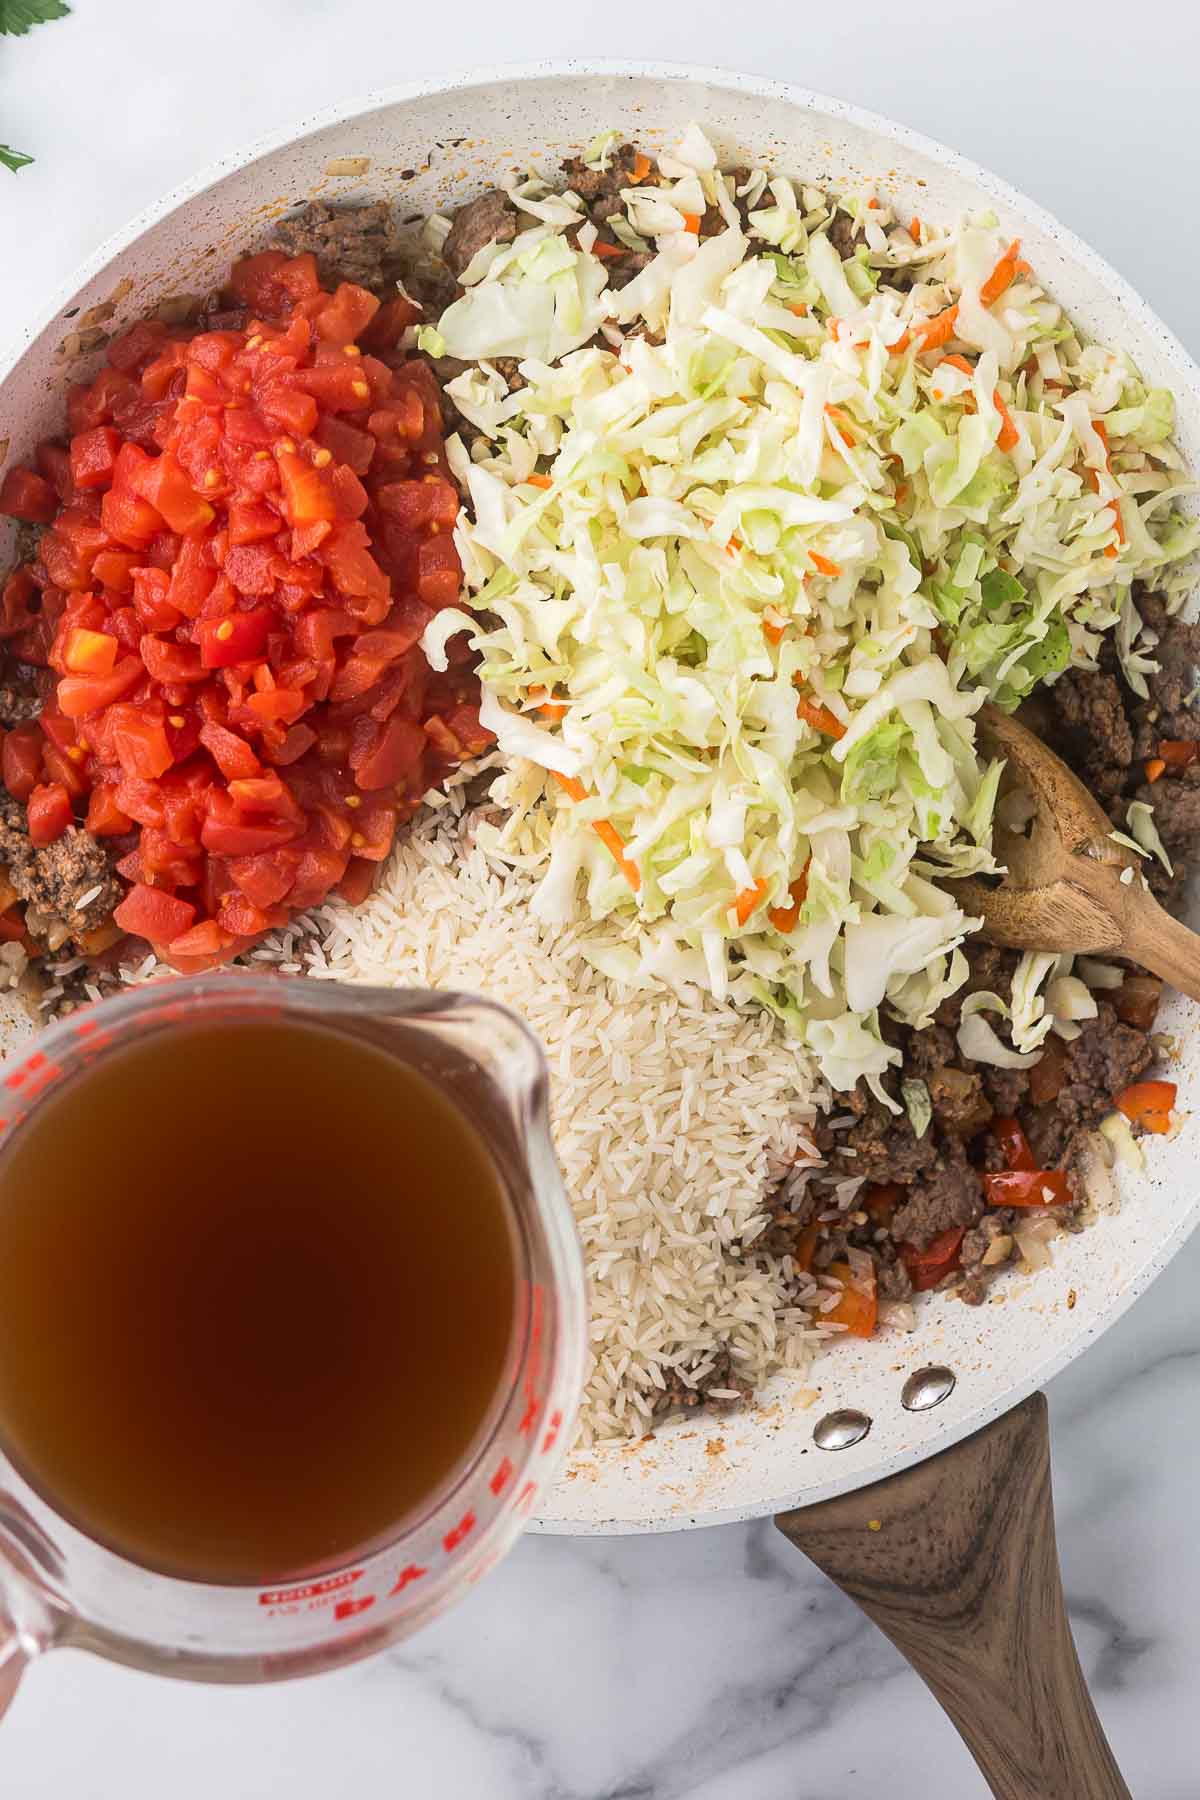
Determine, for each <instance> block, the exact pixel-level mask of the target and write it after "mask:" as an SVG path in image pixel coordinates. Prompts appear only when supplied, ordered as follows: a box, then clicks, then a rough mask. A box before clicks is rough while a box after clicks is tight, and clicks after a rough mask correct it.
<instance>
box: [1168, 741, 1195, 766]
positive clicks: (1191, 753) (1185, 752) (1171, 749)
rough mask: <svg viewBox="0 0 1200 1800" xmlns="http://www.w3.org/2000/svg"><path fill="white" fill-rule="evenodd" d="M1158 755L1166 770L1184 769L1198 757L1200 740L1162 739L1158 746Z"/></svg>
mask: <svg viewBox="0 0 1200 1800" xmlns="http://www.w3.org/2000/svg"><path fill="white" fill-rule="evenodd" d="M1158 754H1159V757H1160V758H1161V760H1162V761H1163V762H1165V763H1166V765H1167V767H1168V769H1176V770H1178V769H1186V768H1187V767H1188V766H1189V765H1190V764H1191V763H1194V762H1195V761H1196V759H1197V757H1200V740H1197V739H1194V738H1163V740H1162V741H1161V743H1160V744H1159V746H1158Z"/></svg>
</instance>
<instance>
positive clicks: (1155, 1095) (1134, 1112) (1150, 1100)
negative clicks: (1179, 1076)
mask: <svg viewBox="0 0 1200 1800" xmlns="http://www.w3.org/2000/svg"><path fill="white" fill-rule="evenodd" d="M1178 1091H1179V1090H1178V1089H1177V1087H1176V1085H1175V1083H1174V1082H1173V1081H1135V1082H1134V1084H1133V1086H1132V1087H1127V1088H1125V1089H1124V1091H1123V1092H1122V1093H1120V1094H1118V1095H1117V1105H1118V1107H1119V1108H1120V1109H1121V1111H1122V1112H1123V1113H1124V1114H1125V1117H1126V1118H1127V1119H1129V1120H1131V1121H1132V1123H1133V1124H1134V1125H1141V1126H1142V1127H1143V1129H1144V1130H1146V1131H1153V1132H1157V1133H1159V1134H1162V1133H1164V1132H1167V1131H1170V1129H1171V1111H1172V1108H1173V1107H1174V1105H1175V1098H1176V1095H1177V1093H1178Z"/></svg>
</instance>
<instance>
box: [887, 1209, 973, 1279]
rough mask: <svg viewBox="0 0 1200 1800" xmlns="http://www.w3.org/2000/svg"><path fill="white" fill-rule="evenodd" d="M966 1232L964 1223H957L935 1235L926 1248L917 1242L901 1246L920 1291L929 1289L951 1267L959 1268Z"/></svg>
mask: <svg viewBox="0 0 1200 1800" xmlns="http://www.w3.org/2000/svg"><path fill="white" fill-rule="evenodd" d="M965 1236H966V1230H965V1227H963V1226H962V1225H956V1226H953V1227H952V1228H951V1229H950V1230H949V1231H943V1232H942V1233H941V1234H940V1235H939V1236H938V1237H935V1238H932V1239H931V1240H930V1242H929V1243H928V1244H927V1245H926V1247H925V1249H924V1250H918V1249H917V1247H916V1245H915V1244H901V1245H900V1246H899V1249H900V1260H901V1262H902V1263H903V1264H904V1267H905V1268H906V1270H907V1271H908V1278H909V1280H910V1281H911V1282H912V1284H913V1287H914V1288H915V1289H916V1291H917V1293H919V1294H923V1293H928V1291H929V1289H930V1288H935V1287H936V1286H937V1285H938V1282H939V1281H941V1280H942V1279H943V1278H944V1277H945V1276H946V1275H949V1273H950V1271H951V1270H952V1269H957V1268H958V1266H959V1264H960V1262H961V1261H962V1241H963V1238H964V1237H965Z"/></svg>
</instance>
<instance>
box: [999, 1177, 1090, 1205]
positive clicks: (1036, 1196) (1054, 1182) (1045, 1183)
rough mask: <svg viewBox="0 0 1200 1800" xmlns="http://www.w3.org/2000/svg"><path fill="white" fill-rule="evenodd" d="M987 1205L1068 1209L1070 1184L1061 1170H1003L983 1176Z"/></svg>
mask: <svg viewBox="0 0 1200 1800" xmlns="http://www.w3.org/2000/svg"><path fill="white" fill-rule="evenodd" d="M983 1191H984V1193H985V1195H986V1196H987V1203H988V1205H989V1206H1067V1205H1069V1204H1070V1201H1071V1185H1070V1183H1069V1181H1068V1180H1067V1178H1066V1176H1065V1175H1064V1174H1063V1172H1062V1170H1061V1169H1006V1170H1005V1171H1004V1172H1003V1173H1001V1174H999V1175H985V1176H984V1178H983Z"/></svg>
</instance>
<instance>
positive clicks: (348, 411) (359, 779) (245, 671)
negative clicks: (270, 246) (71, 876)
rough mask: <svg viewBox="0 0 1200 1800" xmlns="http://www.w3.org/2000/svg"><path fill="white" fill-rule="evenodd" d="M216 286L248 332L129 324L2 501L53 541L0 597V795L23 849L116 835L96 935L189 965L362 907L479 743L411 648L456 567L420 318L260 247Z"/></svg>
mask: <svg viewBox="0 0 1200 1800" xmlns="http://www.w3.org/2000/svg"><path fill="white" fill-rule="evenodd" d="M231 285H232V289H233V293H234V296H235V298H236V300H237V301H238V302H240V303H241V305H242V306H243V307H245V308H246V309H248V314H249V316H248V318H247V323H246V325H245V327H244V329H240V330H211V331H206V330H195V329H192V330H187V329H182V330H178V329H177V330H171V329H168V327H167V326H166V325H164V324H160V323H158V322H155V321H147V322H145V323H142V324H138V325H135V326H134V327H133V329H132V330H131V331H129V332H127V333H126V334H125V335H124V336H123V337H121V338H119V339H117V340H116V341H115V342H114V343H113V344H112V345H111V346H110V349H109V353H108V363H109V366H108V367H107V368H105V369H104V370H102V371H101V373H100V374H99V375H98V376H97V377H96V379H95V380H94V381H92V382H91V383H90V384H88V385H86V386H77V387H75V388H73V389H72V390H71V392H70V395H69V400H68V409H67V410H68V421H69V426H70V430H71V433H72V436H71V439H70V442H69V444H68V445H67V446H66V447H63V446H61V445H58V444H53V443H48V444H43V445H42V446H41V447H40V448H39V450H38V452H37V456H36V463H37V467H36V469H31V468H15V469H12V470H11V471H10V472H9V474H8V475H7V476H6V478H5V480H4V483H3V487H2V488H0V509H2V510H3V511H5V512H7V513H10V514H12V515H13V516H15V517H17V518H20V519H26V520H30V521H33V522H35V523H38V524H44V525H46V526H48V529H47V530H46V531H45V532H43V534H42V538H41V543H40V546H39V550H38V555H37V559H36V561H34V562H33V563H30V564H28V565H26V566H25V567H22V568H20V569H18V570H17V571H16V572H15V573H14V574H13V575H12V576H11V577H10V578H9V580H8V582H7V584H6V586H5V588H4V591H3V600H2V606H0V640H3V641H4V642H5V644H6V647H7V648H8V649H9V650H10V651H11V652H12V653H13V654H14V655H15V656H16V657H18V658H19V659H21V660H23V661H25V662H31V663H35V664H39V665H41V666H42V667H43V668H44V669H45V670H46V671H47V672H46V675H45V680H44V688H43V692H44V695H45V704H44V708H43V711H42V713H41V715H40V717H39V719H38V720H37V721H36V722H34V723H31V724H29V725H24V726H19V727H17V728H16V729H15V730H14V731H12V732H10V733H9V734H8V735H7V738H6V740H5V742H4V744H3V752H2V754H3V775H4V779H5V782H6V784H7V786H8V788H9V791H10V793H12V794H13V795H14V796H15V797H16V798H18V799H20V800H22V801H24V802H25V803H26V804H27V807H28V814H29V828H30V833H31V836H32V837H33V840H34V842H35V843H39V844H45V843H50V842H52V841H53V840H54V839H55V838H56V837H57V836H59V835H60V834H61V833H62V832H63V831H65V830H66V828H67V826H68V825H69V824H70V823H71V821H72V820H73V819H74V820H79V821H82V822H83V823H84V824H85V825H86V827H87V829H88V830H89V831H90V832H92V833H93V834H94V835H96V836H97V837H102V838H113V839H118V840H120V842H119V843H118V844H117V845H116V846H115V847H116V848H117V849H119V850H120V851H121V852H122V854H121V856H120V860H119V862H118V864H117V867H118V869H119V871H120V873H121V874H122V876H124V878H125V879H126V880H127V881H128V882H129V884H130V888H129V893H128V894H127V895H126V897H125V899H124V900H123V901H122V902H121V904H120V905H119V906H118V908H117V911H116V914H115V918H116V922H117V924H118V925H120V926H121V927H122V928H123V929H124V930H126V931H128V932H131V933H133V934H135V935H137V936H139V937H144V938H146V939H148V940H149V941H150V942H151V943H152V944H154V945H155V946H156V947H158V948H159V949H160V950H161V951H163V952H164V953H166V954H168V955H169V957H170V959H171V961H173V962H174V963H175V964H176V965H177V966H181V967H188V968H192V967H199V966H203V965H204V963H206V962H207V961H209V960H213V961H222V960H225V959H227V958H228V957H229V956H232V955H235V954H236V953H237V952H238V950H240V949H242V948H244V947H245V945H246V944H247V942H248V941H249V940H251V939H253V938H254V937H256V936H257V935H258V934H259V933H261V932H263V931H265V930H267V929H269V928H270V927H272V926H275V925H278V924H281V923H283V922H284V921H285V920H286V919H287V918H288V917H289V915H290V914H291V913H293V912H296V911H300V910H303V909H304V908H306V907H309V906H313V905H315V904H316V903H317V902H319V901H321V900H323V899H324V898H325V897H326V895H328V894H329V893H330V892H331V891H333V890H337V891H338V892H340V893H342V894H344V895H347V896H348V897H349V898H351V899H352V900H355V901H357V900H360V899H362V898H364V897H365V895H366V894H367V893H368V892H369V890H370V886H371V881H372V877H373V874H374V871H375V869H376V868H377V866H378V864H379V862H380V861H381V860H382V859H383V858H384V857H386V855H387V853H388V850H389V847H390V845H391V842H392V837H393V834H394V832H395V829H396V823H397V820H398V819H401V818H405V817H408V816H409V815H411V813H412V812H413V811H414V810H415V809H416V807H417V805H418V804H419V797H420V795H421V794H422V793H424V792H425V791H426V789H427V788H429V787H430V786H431V785H432V784H433V783H435V782H436V781H437V780H438V779H439V777H440V776H441V775H444V773H445V771H446V769H447V767H448V766H449V765H451V764H453V763H455V762H458V761H461V760H462V759H463V758H464V757H466V756H469V755H472V754H476V753H478V751H480V750H481V749H483V748H484V747H485V746H486V744H487V743H488V742H489V741H490V739H489V734H488V733H487V732H486V731H484V730H483V729H482V728H481V727H480V724H479V714H478V708H477V704H476V702H477V699H478V685H477V683H476V681H475V678H474V676H473V674H472V673H471V670H470V668H469V667H468V666H467V665H466V664H465V663H464V662H461V661H460V662H459V663H457V664H455V663H453V662H452V665H451V667H450V669H449V670H448V671H447V672H446V673H445V674H434V673H433V672H432V671H431V670H430V668H429V666H428V664H427V663H426V661H425V658H424V656H423V655H422V653H421V650H420V648H419V643H418V640H419V639H420V637H421V634H422V632H423V631H424V629H425V626H426V624H427V623H428V621H429V620H430V618H431V617H432V615H433V613H434V612H435V611H436V610H437V609H438V608H439V607H444V606H449V605H451V604H452V603H453V602H454V601H455V600H456V599H457V597H458V592H459V584H460V579H461V569H460V566H459V561H458V556H457V553H456V551H455V548H454V541H453V536H452V531H451V528H452V526H453V523H454V518H455V514H456V512H457V508H458V496H457V492H456V490H455V487H454V484H453V481H452V480H451V477H450V472H449V469H448V466H447V464H446V459H445V452H444V448H443V442H442V430H441V414H440V408H439V396H438V388H437V384H436V381H435V380H434V377H433V375H432V373H431V372H430V370H429V369H428V367H427V366H426V365H425V364H424V363H423V362H421V361H419V360H413V359H408V358H406V357H405V355H404V353H403V352H402V350H401V349H400V347H399V345H400V339H401V335H402V333H403V332H404V329H405V327H406V326H407V325H408V324H410V323H411V322H412V321H413V319H414V318H415V317H416V316H417V315H416V312H415V309H414V308H413V307H411V306H410V304H409V303H408V302H407V301H406V300H403V299H396V300H392V301H389V302H388V303H386V304H384V305H382V306H381V304H380V302H379V301H378V300H377V299H376V298H375V297H374V296H373V295H371V294H369V293H367V292H366V290H365V289H363V288H360V287H355V286H353V285H352V284H350V283H342V285H341V286H339V287H338V289H337V291H336V293H333V294H330V293H328V292H326V291H325V290H324V289H322V287H321V286H320V284H319V281H318V278H317V269H316V263H315V261H314V259H313V257H312V256H298V257H293V258H290V259H289V258H286V257H284V256H283V255H282V254H281V253H279V252H275V251H268V252H266V253H265V254H264V255H261V256H254V257H251V258H249V259H248V260H247V261H245V262H242V263H239V264H238V265H236V266H235V268H234V270H233V273H232V277H231ZM462 641H463V640H461V639H460V640H458V643H459V644H461V643H462ZM454 654H455V647H454V646H453V645H452V647H451V656H452V657H453V656H454ZM460 654H462V653H461V652H460Z"/></svg>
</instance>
